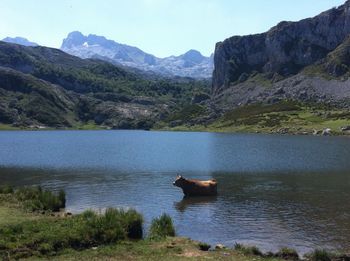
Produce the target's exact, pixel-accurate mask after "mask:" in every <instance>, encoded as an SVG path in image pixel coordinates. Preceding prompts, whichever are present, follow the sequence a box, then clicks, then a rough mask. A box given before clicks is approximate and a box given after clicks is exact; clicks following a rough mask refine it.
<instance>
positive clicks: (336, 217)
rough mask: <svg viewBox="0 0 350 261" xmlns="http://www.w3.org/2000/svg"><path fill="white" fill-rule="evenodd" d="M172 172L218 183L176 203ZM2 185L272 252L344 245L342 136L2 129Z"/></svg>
mask: <svg viewBox="0 0 350 261" xmlns="http://www.w3.org/2000/svg"><path fill="white" fill-rule="evenodd" d="M177 174H181V175H183V176H185V177H187V178H198V179H211V178H215V179H217V181H218V193H219V194H218V196H217V197H210V198H194V199H183V194H182V191H181V190H180V189H179V188H176V187H174V186H173V185H172V182H173V181H174V179H175V177H176V175H177ZM0 183H1V184H5V183H6V184H12V185H16V186H19V185H39V184H40V185H42V186H43V187H45V188H49V189H52V190H58V189H61V188H64V189H65V190H66V193H67V210H68V211H71V212H73V213H79V212H81V211H83V210H85V209H90V208H92V209H96V210H103V209H104V208H106V207H126V208H127V207H132V208H136V209H137V210H138V211H140V212H141V213H142V214H143V215H144V217H145V220H146V227H147V226H148V225H149V223H150V221H151V219H152V218H153V217H155V216H158V215H160V214H162V213H163V212H166V213H168V214H170V215H171V217H172V218H173V220H174V223H175V226H176V231H177V234H178V235H180V236H187V237H191V238H193V239H196V240H202V241H205V242H208V243H211V244H215V243H223V244H225V245H228V246H233V245H234V244H235V242H239V243H244V244H252V245H257V246H258V247H260V248H261V249H263V250H265V251H268V250H272V251H276V250H277V249H279V248H280V247H284V246H288V247H292V248H295V249H297V250H298V251H299V252H300V253H305V252H308V251H310V250H313V249H315V248H328V249H337V250H340V251H350V204H349V199H350V138H347V137H310V136H278V135H249V134H218V133H190V132H188V133H184V132H153V131H152V132H147V131H1V132H0Z"/></svg>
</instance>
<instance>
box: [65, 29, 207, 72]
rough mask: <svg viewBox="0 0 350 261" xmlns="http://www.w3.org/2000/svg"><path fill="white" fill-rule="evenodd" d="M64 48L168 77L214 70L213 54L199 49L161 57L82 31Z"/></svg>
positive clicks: (70, 38)
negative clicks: (203, 52) (205, 54)
mask: <svg viewBox="0 0 350 261" xmlns="http://www.w3.org/2000/svg"><path fill="white" fill-rule="evenodd" d="M61 50H63V51H65V52H67V53H70V54H72V55H76V56H78V57H81V58H91V57H94V56H98V57H99V58H100V59H105V60H108V61H113V62H114V63H116V64H122V65H126V66H130V67H135V68H138V69H141V70H144V71H153V72H156V73H159V74H162V75H167V76H182V77H193V78H210V77H211V74H212V70H213V57H212V56H210V57H205V56H203V55H202V54H201V53H200V52H198V51H196V50H189V51H188V52H186V53H185V54H182V55H179V56H174V55H173V56H169V57H165V58H158V57H156V56H154V55H152V54H148V53H146V52H144V51H142V50H141V49H139V48H137V47H134V46H129V45H126V44H120V43H117V42H115V41H113V40H108V39H107V38H105V37H104V36H98V35H94V34H89V35H87V36H85V35H83V34H82V33H80V32H79V31H74V32H71V33H69V34H68V36H67V37H66V38H65V39H64V40H63V42H62V46H61Z"/></svg>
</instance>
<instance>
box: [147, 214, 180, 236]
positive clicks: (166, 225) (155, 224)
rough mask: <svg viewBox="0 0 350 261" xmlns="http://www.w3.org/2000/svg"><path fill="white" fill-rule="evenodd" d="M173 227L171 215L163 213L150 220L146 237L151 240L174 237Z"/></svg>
mask: <svg viewBox="0 0 350 261" xmlns="http://www.w3.org/2000/svg"><path fill="white" fill-rule="evenodd" d="M174 236H175V228H174V225H173V221H172V220H171V217H170V216H169V215H167V214H163V215H161V216H160V217H158V218H155V219H153V220H152V224H151V228H150V231H149V235H148V237H149V238H150V239H152V240H159V239H163V238H166V237H174Z"/></svg>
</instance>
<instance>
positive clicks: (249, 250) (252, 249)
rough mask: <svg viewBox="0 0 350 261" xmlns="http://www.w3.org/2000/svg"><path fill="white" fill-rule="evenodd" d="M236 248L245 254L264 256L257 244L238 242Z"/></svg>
mask: <svg viewBox="0 0 350 261" xmlns="http://www.w3.org/2000/svg"><path fill="white" fill-rule="evenodd" d="M234 249H235V250H237V251H239V252H242V253H243V254H245V255H253V256H264V255H263V253H262V252H261V251H260V249H259V248H257V247H256V246H244V245H242V244H239V243H236V244H235V246H234Z"/></svg>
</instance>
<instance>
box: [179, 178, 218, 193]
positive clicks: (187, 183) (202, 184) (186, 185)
mask: <svg viewBox="0 0 350 261" xmlns="http://www.w3.org/2000/svg"><path fill="white" fill-rule="evenodd" d="M173 185H174V186H176V187H179V188H182V191H183V193H184V194H185V197H193V196H215V195H217V182H216V180H215V179H212V180H206V181H201V180H197V179H185V178H184V177H182V176H177V177H176V180H175V181H174V183H173Z"/></svg>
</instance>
